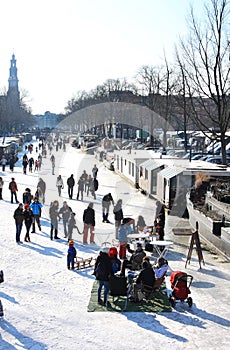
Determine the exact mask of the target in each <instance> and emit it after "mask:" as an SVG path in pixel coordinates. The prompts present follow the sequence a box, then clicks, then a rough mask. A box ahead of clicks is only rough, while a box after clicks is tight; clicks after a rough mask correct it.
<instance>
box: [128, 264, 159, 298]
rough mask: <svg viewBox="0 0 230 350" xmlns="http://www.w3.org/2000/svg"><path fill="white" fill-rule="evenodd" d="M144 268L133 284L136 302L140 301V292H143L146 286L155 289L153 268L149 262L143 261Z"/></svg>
mask: <svg viewBox="0 0 230 350" xmlns="http://www.w3.org/2000/svg"><path fill="white" fill-rule="evenodd" d="M142 268H143V269H142V270H141V272H140V274H139V275H138V277H137V279H136V280H135V281H134V284H133V294H134V302H137V301H138V300H139V299H138V291H139V290H141V289H142V288H143V287H144V286H147V287H148V288H149V289H153V288H154V284H155V280H156V278H155V273H154V271H153V268H152V267H151V266H149V263H148V262H147V261H143V263H142Z"/></svg>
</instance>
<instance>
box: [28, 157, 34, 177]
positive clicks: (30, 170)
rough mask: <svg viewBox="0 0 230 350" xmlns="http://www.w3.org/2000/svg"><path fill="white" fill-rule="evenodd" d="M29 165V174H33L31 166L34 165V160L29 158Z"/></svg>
mask: <svg viewBox="0 0 230 350" xmlns="http://www.w3.org/2000/svg"><path fill="white" fill-rule="evenodd" d="M28 163H29V172H30V173H32V172H33V165H34V158H33V157H30V159H29V160H28Z"/></svg>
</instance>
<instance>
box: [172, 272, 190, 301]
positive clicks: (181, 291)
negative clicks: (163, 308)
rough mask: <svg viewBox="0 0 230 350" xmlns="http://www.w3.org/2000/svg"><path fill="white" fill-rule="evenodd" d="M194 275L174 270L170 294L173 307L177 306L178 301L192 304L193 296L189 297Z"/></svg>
mask: <svg viewBox="0 0 230 350" xmlns="http://www.w3.org/2000/svg"><path fill="white" fill-rule="evenodd" d="M192 280H193V277H192V276H191V275H187V273H185V272H182V271H174V272H173V273H172V274H171V276H170V283H171V288H172V293H171V295H170V296H169V301H170V304H171V305H172V307H175V305H176V301H177V300H180V301H181V302H184V301H185V302H186V303H188V306H189V307H191V306H192V303H193V301H192V298H191V297H188V294H190V293H191V292H190V289H189V288H190V286H191V284H192Z"/></svg>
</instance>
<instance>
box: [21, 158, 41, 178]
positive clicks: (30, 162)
mask: <svg viewBox="0 0 230 350" xmlns="http://www.w3.org/2000/svg"><path fill="white" fill-rule="evenodd" d="M27 166H29V172H30V173H32V172H33V166H34V172H35V171H39V170H41V166H42V156H41V154H39V155H38V158H37V159H36V160H34V158H33V157H30V158H28V156H27V154H26V153H25V154H24V155H23V157H22V168H23V174H25V175H26V172H27Z"/></svg>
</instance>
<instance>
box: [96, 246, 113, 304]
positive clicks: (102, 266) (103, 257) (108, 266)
mask: <svg viewBox="0 0 230 350" xmlns="http://www.w3.org/2000/svg"><path fill="white" fill-rule="evenodd" d="M108 251H109V248H107V247H104V248H102V249H101V251H100V253H99V256H98V257H97V260H96V263H95V268H94V275H95V276H96V279H97V281H98V290H97V298H98V299H97V300H98V303H99V304H104V305H105V306H107V298H108V293H109V277H110V276H113V274H114V273H113V269H112V262H111V259H110V258H109V256H108ZM102 287H104V300H103V301H102V299H101V290H102Z"/></svg>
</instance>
